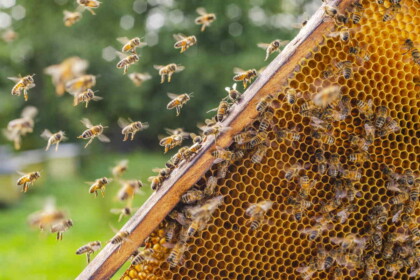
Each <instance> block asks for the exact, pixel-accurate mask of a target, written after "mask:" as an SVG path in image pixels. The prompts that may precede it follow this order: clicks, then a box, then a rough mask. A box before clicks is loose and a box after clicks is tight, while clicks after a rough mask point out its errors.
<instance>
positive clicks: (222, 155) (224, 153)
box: [211, 146, 235, 163]
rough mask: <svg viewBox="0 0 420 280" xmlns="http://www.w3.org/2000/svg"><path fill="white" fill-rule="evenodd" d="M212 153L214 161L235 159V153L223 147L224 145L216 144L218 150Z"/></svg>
mask: <svg viewBox="0 0 420 280" xmlns="http://www.w3.org/2000/svg"><path fill="white" fill-rule="evenodd" d="M211 155H212V156H213V157H214V158H215V161H214V163H219V162H222V161H231V160H233V159H234V155H235V154H234V153H233V152H231V151H228V150H225V149H223V148H222V147H219V146H216V150H214V151H212V152H211Z"/></svg>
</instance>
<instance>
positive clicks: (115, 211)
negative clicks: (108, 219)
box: [109, 208, 123, 215]
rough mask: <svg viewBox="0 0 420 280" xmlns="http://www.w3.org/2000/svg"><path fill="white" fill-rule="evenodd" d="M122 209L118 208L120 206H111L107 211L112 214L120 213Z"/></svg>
mask: <svg viewBox="0 0 420 280" xmlns="http://www.w3.org/2000/svg"><path fill="white" fill-rule="evenodd" d="M122 210H123V209H120V208H113V209H111V210H110V211H109V212H110V213H112V214H117V215H118V214H121V211H122Z"/></svg>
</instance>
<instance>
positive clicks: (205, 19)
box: [194, 7, 216, 32]
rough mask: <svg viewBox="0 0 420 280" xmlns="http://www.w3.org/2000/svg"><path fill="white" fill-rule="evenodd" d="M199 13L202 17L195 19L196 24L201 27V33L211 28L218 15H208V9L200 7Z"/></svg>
mask: <svg viewBox="0 0 420 280" xmlns="http://www.w3.org/2000/svg"><path fill="white" fill-rule="evenodd" d="M196 11H197V13H198V14H199V15H200V16H199V17H197V18H196V19H195V21H194V22H195V24H198V25H201V32H203V31H204V30H206V27H207V26H210V24H211V23H212V22H213V21H215V20H216V14H213V13H207V11H206V9H204V8H202V7H200V8H197V10H196Z"/></svg>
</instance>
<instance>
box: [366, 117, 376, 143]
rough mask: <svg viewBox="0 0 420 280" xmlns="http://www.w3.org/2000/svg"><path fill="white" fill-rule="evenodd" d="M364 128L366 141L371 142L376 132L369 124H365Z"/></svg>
mask: <svg viewBox="0 0 420 280" xmlns="http://www.w3.org/2000/svg"><path fill="white" fill-rule="evenodd" d="M364 128H365V134H366V140H367V141H369V142H373V140H374V139H375V131H376V128H375V126H374V125H373V124H372V123H370V122H366V123H365V124H364Z"/></svg>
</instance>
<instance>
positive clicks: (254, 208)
mask: <svg viewBox="0 0 420 280" xmlns="http://www.w3.org/2000/svg"><path fill="white" fill-rule="evenodd" d="M273 203H274V202H272V201H269V200H264V201H260V202H258V203H255V204H251V205H250V206H249V207H248V208H247V209H246V210H245V214H246V215H247V216H249V217H250V218H251V219H250V221H249V223H250V224H251V225H250V228H251V230H256V229H257V228H258V227H259V226H260V224H261V223H262V222H263V219H264V215H265V214H266V213H267V211H268V210H270V209H271V207H273Z"/></svg>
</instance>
